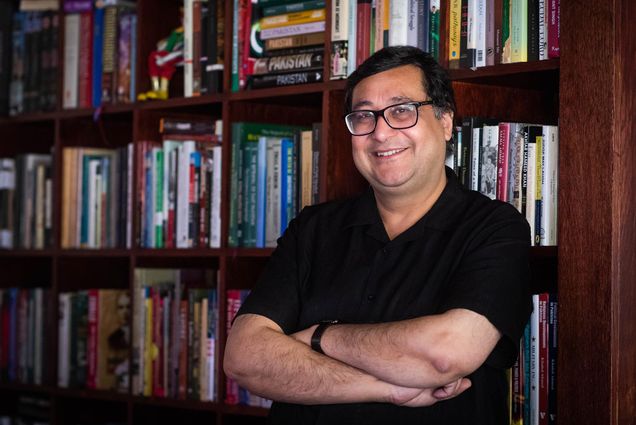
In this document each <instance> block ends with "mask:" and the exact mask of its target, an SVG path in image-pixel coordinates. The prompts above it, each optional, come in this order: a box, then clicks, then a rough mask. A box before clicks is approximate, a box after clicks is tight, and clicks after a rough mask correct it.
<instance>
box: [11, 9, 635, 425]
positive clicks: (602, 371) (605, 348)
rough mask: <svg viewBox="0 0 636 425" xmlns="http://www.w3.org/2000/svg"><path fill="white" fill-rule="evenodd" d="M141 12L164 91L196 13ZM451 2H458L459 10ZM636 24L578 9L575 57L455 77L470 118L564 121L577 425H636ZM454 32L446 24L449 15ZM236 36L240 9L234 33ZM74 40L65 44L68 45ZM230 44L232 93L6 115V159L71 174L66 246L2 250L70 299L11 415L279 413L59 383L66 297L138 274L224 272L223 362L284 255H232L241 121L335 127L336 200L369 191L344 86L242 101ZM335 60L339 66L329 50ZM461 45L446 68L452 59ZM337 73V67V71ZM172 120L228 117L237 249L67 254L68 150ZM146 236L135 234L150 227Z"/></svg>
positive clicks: (566, 414)
mask: <svg viewBox="0 0 636 425" xmlns="http://www.w3.org/2000/svg"><path fill="white" fill-rule="evenodd" d="M137 3H138V16H139V22H138V45H137V47H138V52H140V58H141V60H139V61H138V65H137V71H138V72H137V86H138V87H139V91H140V92H141V91H145V90H148V89H149V82H148V81H147V78H146V75H147V65H146V62H145V60H144V58H145V57H146V55H147V53H148V52H149V51H150V50H152V49H153V46H154V43H155V42H156V40H158V39H159V38H160V37H162V36H164V35H165V34H167V33H168V32H169V31H170V29H171V28H173V27H174V26H175V25H176V23H177V22H176V20H177V15H178V8H179V4H180V2H179V1H176V0H138V2H137ZM329 4H330V2H327V10H328V19H329V15H330V7H329ZM446 5H447V2H446V1H442V10H443V11H445V10H446V7H445V6H446ZM225 6H226V10H230V9H231V6H232V1H230V0H226V1H225ZM443 13H444V12H443ZM635 18H636V3H634V2H632V1H630V0H617V1H614V2H597V1H594V2H593V1H591V0H581V1H571V0H563V1H561V38H560V45H561V58H560V59H557V60H548V61H542V62H533V63H517V64H508V65H498V66H494V67H488V68H480V69H478V70H476V71H472V70H454V71H452V72H451V76H452V78H453V80H454V87H455V90H456V98H457V103H458V111H459V113H460V114H461V115H467V116H468V115H481V116H497V117H500V118H501V119H503V120H511V121H515V120H517V121H522V122H545V123H550V124H557V123H558V124H559V128H560V146H561V148H560V158H559V185H560V187H559V204H558V209H559V245H558V247H542V248H533V250H532V259H531V261H532V265H533V268H532V272H533V282H534V285H535V289H536V290H537V291H541V290H553V291H554V290H556V291H558V294H559V303H560V312H559V335H558V343H559V357H558V388H559V391H558V421H559V423H561V424H633V423H635V422H634V421H635V420H636V419H635V418H636V285H635V283H636V280H635V278H634V276H636V221H635V220H634V218H633V217H634V215H633V214H634V213H633V211H635V210H636V192H635V191H636V173H635V172H634V169H635V168H634V166H633V165H634V164H635V163H636V144H635V143H634V141H635V140H636V127H635V125H634V119H633V117H634V114H635V113H636V77H634V74H633V68H634V66H636V58H635V57H634V55H633V52H634V51H636V36H634V34H633V31H632V30H631V29H630V24H631V23H632V22H633V21H634V19H635ZM442 22H446V19H444V15H442ZM231 25H232V20H231V15H230V14H229V13H227V14H226V18H225V28H231ZM327 27H328V26H327ZM442 32H444V30H443V31H442ZM62 34H63V32H62ZM226 34H229V32H227V31H226ZM326 40H329V29H327V36H326ZM60 43H61V44H60V45H61V46H63V40H60ZM230 44H231V43H230V42H229V40H228V37H226V43H225V52H224V53H225V56H224V57H225V70H226V72H225V73H224V81H223V88H224V90H223V92H222V93H217V94H212V95H206V96H202V97H196V98H171V99H169V100H167V101H157V102H150V103H134V104H125V105H116V106H105V107H104V108H103V110H102V112H101V118H100V119H99V121H98V122H97V123H96V122H94V120H93V113H94V111H93V110H92V109H79V110H63V109H62V108H61V102H60V104H59V105H58V109H57V110H56V111H53V112H47V113H36V114H29V115H24V116H19V117H16V118H0V139H1V141H0V156H14V155H17V154H20V153H25V152H38V153H47V152H50V151H51V149H52V148H53V163H54V164H55V166H54V167H53V169H54V175H53V183H54V185H53V190H54V197H53V201H54V202H53V223H54V226H53V246H52V247H51V248H47V249H44V250H33V251H31V250H9V251H0V270H1V271H2V272H1V275H2V277H1V278H0V285H1V286H2V287H8V286H14V285H16V284H20V285H22V286H26V287H29V286H31V285H37V284H39V285H42V284H44V285H46V286H47V287H49V288H50V289H51V291H52V294H53V295H54V296H53V297H52V299H51V302H52V303H53V304H54V305H53V306H51V309H50V312H51V313H50V314H49V317H48V318H47V319H48V321H49V323H50V324H51V326H50V329H49V332H47V337H48V338H49V343H50V345H49V347H53V348H52V349H51V350H50V352H49V353H47V354H46V356H47V358H46V361H47V362H48V363H47V364H48V366H49V367H48V368H47V370H48V375H47V376H45V378H44V382H45V385H43V386H28V385H19V384H6V383H0V397H1V399H2V400H3V401H2V405H4V406H5V407H3V409H8V410H7V411H8V412H11V406H12V405H15V402H16V400H17V398H18V397H19V396H20V395H25V394H26V395H41V396H44V397H48V398H49V399H50V404H51V413H50V422H51V423H52V424H66V423H82V422H85V423H107V422H109V421H112V422H120V423H127V424H139V423H148V422H151V421H152V422H153V423H158V424H161V423H173V422H177V421H180V422H181V421H184V420H185V421H186V422H189V423H204V422H205V423H216V424H233V423H259V422H262V421H264V416H265V415H266V414H267V411H266V410H265V409H260V408H252V407H245V406H229V405H225V404H224V403H223V402H222V401H220V402H214V403H212V402H195V401H180V400H171V399H163V398H162V399H158V398H143V397H137V396H131V395H128V394H116V393H110V392H103V391H91V390H73V389H61V388H57V387H56V386H55V382H56V376H55V374H56V365H57V359H56V357H57V351H56V349H55V344H56V343H55V341H57V326H56V324H57V316H56V311H57V296H56V295H57V294H58V293H60V292H62V291H68V290H77V289H86V288H92V287H99V288H118V289H125V288H131V289H132V284H133V279H134V270H135V268H137V267H175V268H186V267H198V268H214V269H218V270H219V277H220V278H219V281H218V291H219V292H218V293H219V296H220V309H221V311H220V315H219V317H220V321H221V324H220V327H219V329H220V352H221V353H222V352H223V348H224V343H223V341H224V338H225V324H226V323H225V321H226V319H225V317H226V315H225V298H224V293H225V290H226V289H245V288H250V287H251V286H252V285H253V283H254V281H255V280H256V278H257V276H258V274H259V272H260V271H261V270H262V268H263V266H264V264H265V262H266V261H267V257H268V256H269V255H270V254H271V250H270V249H245V248H229V247H227V232H228V227H227V223H228V204H229V202H228V201H229V180H230V179H229V167H228V164H229V163H230V157H229V153H230V150H229V140H231V137H229V135H230V131H231V124H230V123H231V122H233V121H262V122H270V123H280V124H295V125H310V124H311V123H312V122H318V121H320V122H322V123H323V135H322V140H321V157H320V199H321V200H331V199H337V198H341V197H344V196H347V195H350V194H353V193H355V192H356V191H358V190H360V189H361V188H362V187H364V181H363V180H362V179H361V177H359V176H358V175H357V172H356V171H355V168H354V166H353V163H352V160H351V147H350V144H349V136H348V133H347V131H346V129H345V127H344V123H343V121H342V118H341V117H342V112H343V100H344V82H343V81H326V82H323V83H317V84H308V85H301V86H290V87H284V88H276V89H262V90H255V91H241V92H236V93H232V92H230V90H229V87H230V81H229V72H227V70H229V68H230V55H231V46H230ZM325 49H326V55H327V57H329V56H328V53H329V49H330V46H329V43H328V42H327V43H326V44H325ZM445 49H446V48H445V47H443V48H442V57H445V56H446V55H445V51H446V50H445ZM59 51H60V52H61V51H62V49H59ZM60 55H61V53H60ZM328 66H329V64H328V63H327V64H325V75H328V72H327V71H328ZM61 74H62V73H60V75H59V79H60V84H59V86H60V87H61V79H62V76H61ZM175 82H176V86H175V87H174V88H173V90H175V91H179V89H180V87H179V86H178V84H179V83H178V79H175ZM173 84H175V83H173ZM58 98H61V96H58ZM171 113H175V114H186V115H187V114H194V115H208V116H210V117H213V118H217V119H218V118H222V119H223V134H224V147H223V164H224V179H223V188H222V200H223V207H222V226H223V227H222V229H223V230H222V241H223V242H222V247H221V248H220V249H188V250H164V249H162V250H150V249H140V248H136V247H133V248H131V249H103V250H77V249H68V250H67V249H61V248H60V226H59V223H60V221H61V210H62V209H61V202H62V201H61V198H62V197H61V178H62V176H61V167H60V166H59V165H61V152H62V148H64V147H68V146H95V147H104V146H109V147H117V146H125V145H126V144H127V143H129V142H130V141H135V142H136V141H139V140H144V139H152V138H157V136H158V130H157V127H158V125H157V123H158V119H159V117H160V116H162V115H163V114H171ZM138 225H139V223H137V222H134V223H133V226H134V228H136V227H137V226H138ZM221 370H222V369H221V366H220V365H217V385H218V387H219V388H220V389H221V390H220V392H219V400H223V391H222V389H223V388H224V382H225V378H224V377H223V374H222V372H221Z"/></svg>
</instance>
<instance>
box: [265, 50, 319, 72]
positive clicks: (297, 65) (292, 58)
mask: <svg viewBox="0 0 636 425" xmlns="http://www.w3.org/2000/svg"><path fill="white" fill-rule="evenodd" d="M323 58H324V56H323V54H322V52H317V53H300V54H295V55H285V56H270V57H264V58H260V59H256V60H255V62H254V74H253V75H262V74H268V73H282V72H289V71H302V70H305V69H320V68H322V65H323Z"/></svg>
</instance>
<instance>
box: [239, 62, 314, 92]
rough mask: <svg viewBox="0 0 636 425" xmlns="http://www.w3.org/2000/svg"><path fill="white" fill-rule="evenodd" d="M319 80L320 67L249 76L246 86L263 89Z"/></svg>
mask: <svg viewBox="0 0 636 425" xmlns="http://www.w3.org/2000/svg"><path fill="white" fill-rule="evenodd" d="M321 81H322V67H320V68H315V69H312V70H305V71H299V72H286V73H276V74H264V75H254V76H252V77H251V78H250V80H249V83H248V87H250V88H252V89H263V88H268V87H280V86H290V85H296V84H308V83H318V82H321Z"/></svg>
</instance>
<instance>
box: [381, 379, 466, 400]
mask: <svg viewBox="0 0 636 425" xmlns="http://www.w3.org/2000/svg"><path fill="white" fill-rule="evenodd" d="M471 385H472V383H471V382H470V380H469V379H466V378H459V379H458V380H456V381H453V382H451V383H449V384H446V385H444V386H443V387H439V388H406V387H399V386H393V389H392V390H393V391H392V394H391V397H390V400H389V402H390V403H393V404H397V405H399V406H406V407H424V406H431V405H433V404H435V403H437V402H438V401H442V400H449V399H451V398H453V397H456V396H458V395H459V394H461V393H463V392H464V391H466V390H467V389H468V388H470V386H471Z"/></svg>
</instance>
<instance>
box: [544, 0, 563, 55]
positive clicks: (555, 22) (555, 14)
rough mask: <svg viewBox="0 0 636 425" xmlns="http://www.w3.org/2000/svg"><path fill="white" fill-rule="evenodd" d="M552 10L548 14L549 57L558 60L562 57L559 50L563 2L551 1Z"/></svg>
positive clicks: (559, 0)
mask: <svg viewBox="0 0 636 425" xmlns="http://www.w3.org/2000/svg"><path fill="white" fill-rule="evenodd" d="M549 1H550V4H549V5H550V10H547V11H546V13H547V14H548V57H549V58H558V57H559V56H561V51H560V49H559V31H560V20H561V0H549Z"/></svg>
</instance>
